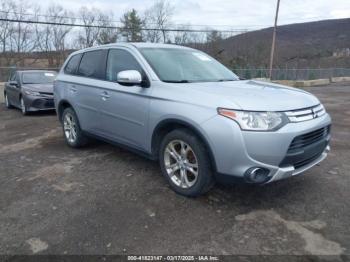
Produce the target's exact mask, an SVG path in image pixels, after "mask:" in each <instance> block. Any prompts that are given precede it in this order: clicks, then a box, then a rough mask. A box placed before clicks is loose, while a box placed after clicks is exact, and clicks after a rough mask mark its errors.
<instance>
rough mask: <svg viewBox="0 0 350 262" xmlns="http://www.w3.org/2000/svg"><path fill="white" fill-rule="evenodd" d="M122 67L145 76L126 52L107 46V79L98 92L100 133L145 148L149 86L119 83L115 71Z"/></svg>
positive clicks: (131, 56) (134, 59)
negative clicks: (100, 116) (101, 120)
mask: <svg viewBox="0 0 350 262" xmlns="http://www.w3.org/2000/svg"><path fill="white" fill-rule="evenodd" d="M124 70H137V71H139V72H140V73H141V74H142V75H143V76H145V72H144V70H143V69H142V67H141V66H140V63H139V62H138V61H137V59H136V58H135V57H134V56H133V55H132V54H131V53H130V52H129V51H127V50H126V49H122V48H119V49H110V50H109V53H108V59H107V69H106V72H107V74H106V78H107V79H106V80H107V81H106V83H105V85H104V89H103V90H101V92H100V99H101V101H103V103H102V108H101V114H102V119H103V132H104V134H105V136H107V137H109V138H111V139H113V140H115V141H117V142H121V143H124V144H128V145H131V146H134V147H137V148H139V149H144V148H145V139H146V132H147V123H148V115H149V105H150V94H151V92H152V89H151V88H143V87H141V86H138V85H134V86H125V85H120V84H118V83H117V82H116V80H117V74H118V73H119V72H120V71H124Z"/></svg>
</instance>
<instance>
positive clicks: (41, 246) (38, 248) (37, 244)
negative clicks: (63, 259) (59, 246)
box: [26, 238, 49, 254]
mask: <svg viewBox="0 0 350 262" xmlns="http://www.w3.org/2000/svg"><path fill="white" fill-rule="evenodd" d="M26 243H27V244H28V245H29V248H30V250H31V251H32V252H33V254H36V253H39V252H42V251H44V250H46V249H47V248H48V247H49V245H48V244H47V243H46V242H44V241H42V240H40V239H39V238H31V239H28V240H27V241H26Z"/></svg>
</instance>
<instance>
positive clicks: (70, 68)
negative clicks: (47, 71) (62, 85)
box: [64, 54, 81, 75]
mask: <svg viewBox="0 0 350 262" xmlns="http://www.w3.org/2000/svg"><path fill="white" fill-rule="evenodd" d="M80 58H81V54H77V55H74V56H72V58H71V59H69V61H68V63H67V65H66V67H65V68H64V72H65V73H66V74H70V75H75V74H76V72H77V69H78V66H79V62H80Z"/></svg>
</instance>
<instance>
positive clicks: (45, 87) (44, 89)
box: [22, 83, 53, 93]
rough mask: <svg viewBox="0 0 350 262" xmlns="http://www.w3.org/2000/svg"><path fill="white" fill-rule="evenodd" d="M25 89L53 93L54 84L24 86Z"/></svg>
mask: <svg viewBox="0 0 350 262" xmlns="http://www.w3.org/2000/svg"><path fill="white" fill-rule="evenodd" d="M22 87H23V88H28V89H30V90H32V91H36V92H44V93H53V83H50V84H23V85H22Z"/></svg>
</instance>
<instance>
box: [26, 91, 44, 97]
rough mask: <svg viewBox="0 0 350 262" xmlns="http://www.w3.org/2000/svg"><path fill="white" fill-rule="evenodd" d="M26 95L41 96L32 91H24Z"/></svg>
mask: <svg viewBox="0 0 350 262" xmlns="http://www.w3.org/2000/svg"><path fill="white" fill-rule="evenodd" d="M24 93H25V94H26V95H30V96H41V94H40V93H39V92H36V91H32V90H24Z"/></svg>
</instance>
